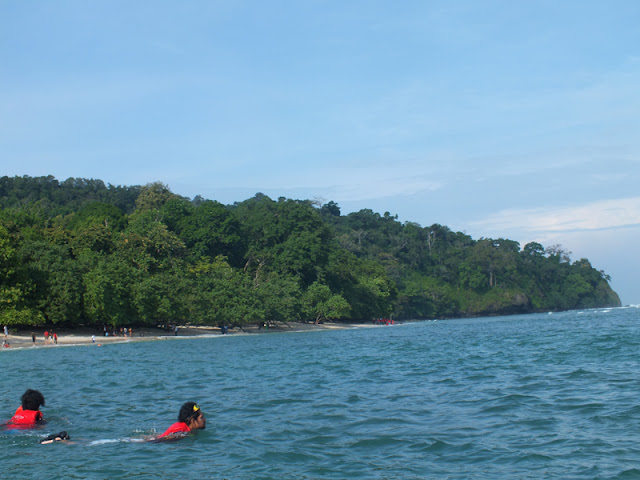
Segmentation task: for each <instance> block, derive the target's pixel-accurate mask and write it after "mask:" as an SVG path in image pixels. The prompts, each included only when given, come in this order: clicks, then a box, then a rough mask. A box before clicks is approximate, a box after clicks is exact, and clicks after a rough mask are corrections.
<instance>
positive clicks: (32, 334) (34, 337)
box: [31, 332, 36, 346]
mask: <svg viewBox="0 0 640 480" xmlns="http://www.w3.org/2000/svg"><path fill="white" fill-rule="evenodd" d="M31 340H32V341H33V346H35V345H36V332H31Z"/></svg>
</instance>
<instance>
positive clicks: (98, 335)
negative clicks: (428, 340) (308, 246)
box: [1, 322, 376, 351]
mask: <svg viewBox="0 0 640 480" xmlns="http://www.w3.org/2000/svg"><path fill="white" fill-rule="evenodd" d="M374 326H376V325H373V324H371V323H368V324H353V323H332V322H326V323H323V324H320V325H315V324H312V323H295V322H294V323H288V324H278V325H277V326H270V327H269V328H258V326H255V325H250V326H243V327H242V329H241V328H238V327H236V328H230V329H229V331H228V333H227V335H252V334H268V333H282V332H301V331H318V330H331V329H347V328H364V327H374ZM45 331H49V332H55V333H56V334H57V335H58V343H57V344H55V343H54V342H53V340H49V341H45V338H44V332H45ZM31 332H35V334H36V341H35V343H33V340H32V338H31ZM93 335H95V344H96V345H104V344H109V343H124V342H147V341H157V340H171V339H175V338H180V337H182V338H184V337H201V336H216V335H222V333H221V331H220V328H218V327H206V326H194V325H183V326H181V325H178V334H177V335H175V334H174V333H173V332H172V331H171V330H167V329H164V328H159V327H158V328H155V327H133V335H128V336H126V337H125V336H122V335H118V336H111V335H109V336H107V337H105V336H104V335H102V332H100V331H98V330H96V329H95V328H91V327H77V328H68V327H65V328H62V327H61V328H59V329H57V328H53V329H49V328H43V327H37V328H34V329H25V328H23V329H18V330H16V329H15V328H9V335H8V336H7V337H6V341H7V342H8V343H9V345H11V347H10V348H25V347H32V348H56V347H60V346H65V345H66V346H69V345H93V344H94V342H93V339H92V336H93ZM10 348H2V349H1V350H5V351H6V350H9V349H10Z"/></svg>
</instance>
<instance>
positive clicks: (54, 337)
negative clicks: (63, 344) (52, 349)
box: [53, 333, 58, 345]
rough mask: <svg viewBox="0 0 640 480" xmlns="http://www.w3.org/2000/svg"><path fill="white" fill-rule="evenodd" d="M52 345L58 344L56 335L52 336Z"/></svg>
mask: <svg viewBox="0 0 640 480" xmlns="http://www.w3.org/2000/svg"><path fill="white" fill-rule="evenodd" d="M53 343H55V344H56V345H57V344H58V334H57V333H54V334H53Z"/></svg>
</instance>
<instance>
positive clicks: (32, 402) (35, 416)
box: [7, 389, 47, 430]
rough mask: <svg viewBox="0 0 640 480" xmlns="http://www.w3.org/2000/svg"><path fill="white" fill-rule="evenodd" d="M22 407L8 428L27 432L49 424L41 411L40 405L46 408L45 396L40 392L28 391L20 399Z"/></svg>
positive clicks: (12, 418)
mask: <svg viewBox="0 0 640 480" xmlns="http://www.w3.org/2000/svg"><path fill="white" fill-rule="evenodd" d="M20 400H21V401H22V405H20V406H19V407H18V409H17V410H16V413H15V414H14V415H13V417H11V420H9V421H8V422H7V428H10V429H20V430H26V429H30V428H35V427H37V426H38V425H44V424H45V423H47V422H46V421H45V420H44V417H43V416H42V412H41V411H40V405H43V406H44V396H43V395H42V393H40V392H39V391H38V390H31V389H29V390H27V391H26V392H24V393H23V394H22V397H21V399H20Z"/></svg>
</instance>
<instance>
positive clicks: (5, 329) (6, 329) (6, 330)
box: [4, 325, 9, 338]
mask: <svg viewBox="0 0 640 480" xmlns="http://www.w3.org/2000/svg"><path fill="white" fill-rule="evenodd" d="M8 336H9V329H8V328H7V326H6V325H5V326H4V338H7V337H8Z"/></svg>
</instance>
